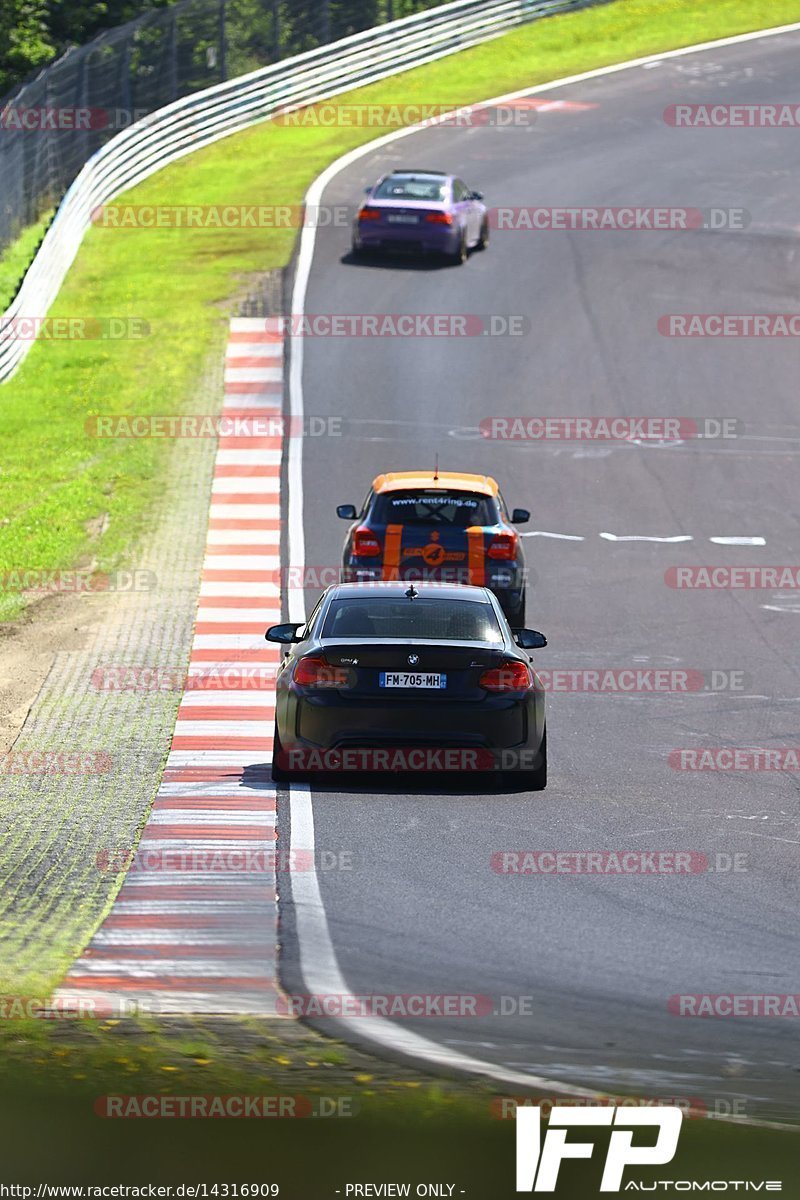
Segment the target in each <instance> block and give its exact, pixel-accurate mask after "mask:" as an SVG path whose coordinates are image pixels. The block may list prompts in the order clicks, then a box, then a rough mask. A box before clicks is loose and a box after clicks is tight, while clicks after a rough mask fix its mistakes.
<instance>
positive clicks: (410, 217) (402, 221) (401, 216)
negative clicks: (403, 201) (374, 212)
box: [386, 213, 419, 225]
mask: <svg viewBox="0 0 800 1200" xmlns="http://www.w3.org/2000/svg"><path fill="white" fill-rule="evenodd" d="M386 220H387V221H391V222H393V224H395V225H416V224H417V221H418V220H419V218H418V217H416V216H415V215H414V214H413V213H387V214H386Z"/></svg>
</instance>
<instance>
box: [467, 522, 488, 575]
mask: <svg viewBox="0 0 800 1200" xmlns="http://www.w3.org/2000/svg"><path fill="white" fill-rule="evenodd" d="M467 548H468V551H469V556H468V557H469V581H470V583H475V584H479V585H480V586H483V584H484V583H485V581H486V555H485V552H484V549H483V527H482V526H481V525H470V527H469V529H468V530H467Z"/></svg>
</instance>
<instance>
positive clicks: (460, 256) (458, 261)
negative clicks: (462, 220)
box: [451, 229, 467, 267]
mask: <svg viewBox="0 0 800 1200" xmlns="http://www.w3.org/2000/svg"><path fill="white" fill-rule="evenodd" d="M451 261H452V263H453V266H454V267H460V266H461V265H462V263H465V262H466V261H467V235H466V233H465V232H464V230H463V229H462V230H461V237H460V238H459V240H458V247H457V248H456V250H454V252H453V255H452V259H451Z"/></svg>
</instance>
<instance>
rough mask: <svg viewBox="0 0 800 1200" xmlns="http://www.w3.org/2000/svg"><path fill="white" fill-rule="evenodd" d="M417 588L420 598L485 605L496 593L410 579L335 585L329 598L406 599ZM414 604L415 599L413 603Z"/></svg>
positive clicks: (463, 585) (373, 580) (371, 580)
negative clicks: (475, 602) (411, 582)
mask: <svg viewBox="0 0 800 1200" xmlns="http://www.w3.org/2000/svg"><path fill="white" fill-rule="evenodd" d="M410 586H413V588H414V591H415V592H416V593H417V595H418V596H419V597H422V596H425V597H426V598H427V599H430V598H431V597H435V598H436V599H440V600H472V601H473V602H474V601H478V602H479V603H481V604H486V603H487V602H488V603H491V596H492V593H491V592H490V590H489V588H485V587H478V586H476V585H475V584H472V583H436V582H433V581H431V582H428V583H424V582H420V583H414V584H413V585H411V584H409V581H408V580H407V579H399V580H396V579H392V580H376V579H367V580H364V581H363V582H361V583H333V584H331V586H330V587H329V588H328V589H327V590H326V592H325V595H326V596H329V597H330V598H331V599H332V600H363V599H364V597H365V596H368V595H373V596H383V597H386V598H387V599H390V600H397V599H398V598H399V597H402V596H405V594H406V592H407V591H408V590H409V587H410ZM409 603H410V604H413V600H409Z"/></svg>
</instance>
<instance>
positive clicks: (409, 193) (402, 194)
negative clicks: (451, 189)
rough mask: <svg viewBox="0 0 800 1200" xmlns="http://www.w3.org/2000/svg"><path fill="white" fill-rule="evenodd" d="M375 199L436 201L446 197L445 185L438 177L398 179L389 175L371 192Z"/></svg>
mask: <svg viewBox="0 0 800 1200" xmlns="http://www.w3.org/2000/svg"><path fill="white" fill-rule="evenodd" d="M373 198H374V199H375V200H430V201H434V202H436V203H439V202H441V201H442V200H445V199H446V198H447V185H446V184H444V183H442V182H441V180H439V179H398V178H397V176H394V175H392V176H389V178H388V179H384V180H383V182H382V183H379V184H378V186H377V187H376V189H375V191H374V192H373Z"/></svg>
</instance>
